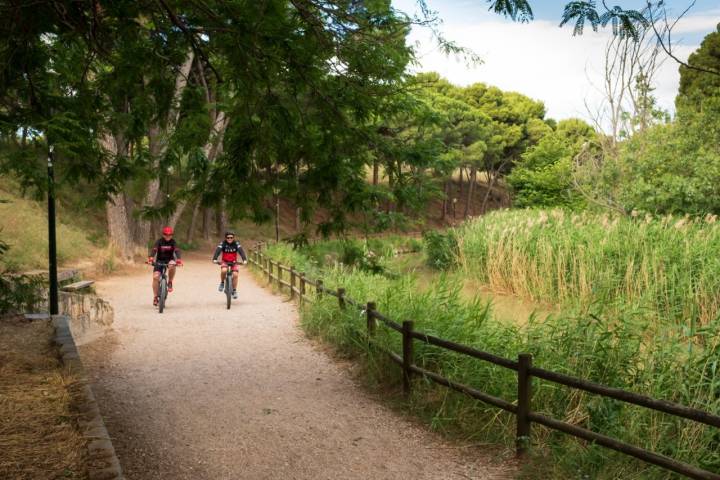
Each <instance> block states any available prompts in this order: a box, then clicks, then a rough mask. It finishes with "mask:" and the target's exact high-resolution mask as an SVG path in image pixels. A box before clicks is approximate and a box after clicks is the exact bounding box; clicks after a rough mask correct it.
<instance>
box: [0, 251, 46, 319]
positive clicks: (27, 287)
mask: <svg viewBox="0 0 720 480" xmlns="http://www.w3.org/2000/svg"><path fill="white" fill-rule="evenodd" d="M9 249H10V246H9V245H8V244H7V243H5V242H4V241H2V240H0V264H2V260H3V257H4V256H5V255H7V252H8V250H9ZM41 288H42V281H41V280H40V279H39V278H36V277H30V276H27V275H10V274H8V273H7V272H6V271H3V270H0V315H4V314H8V313H26V312H32V311H34V309H35V307H37V305H38V304H39V303H40V300H41V296H42V289H41Z"/></svg>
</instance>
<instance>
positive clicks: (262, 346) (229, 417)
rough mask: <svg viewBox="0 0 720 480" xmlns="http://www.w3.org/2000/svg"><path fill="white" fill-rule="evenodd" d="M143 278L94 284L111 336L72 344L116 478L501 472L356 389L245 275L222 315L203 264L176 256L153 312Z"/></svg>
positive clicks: (212, 272)
mask: <svg viewBox="0 0 720 480" xmlns="http://www.w3.org/2000/svg"><path fill="white" fill-rule="evenodd" d="M149 270H150V269H149V268H147V267H146V268H144V269H139V268H137V269H135V270H132V271H131V272H129V273H126V274H124V275H119V276H113V277H111V278H109V279H107V280H105V281H103V282H100V284H99V285H98V290H99V293H100V294H101V295H102V296H103V297H104V298H105V299H107V300H109V301H110V302H111V303H112V305H113V307H114V308H115V326H114V331H113V332H112V333H110V334H108V335H107V336H105V337H103V338H102V339H100V340H96V341H93V342H92V343H89V344H87V345H84V346H82V347H81V355H82V359H83V361H84V363H85V365H86V367H87V369H88V372H89V373H90V375H91V377H92V379H93V382H94V385H93V388H94V390H95V392H96V395H97V397H98V402H99V403H100V409H101V411H102V412H103V415H104V417H105V421H106V423H107V426H108V430H109V431H110V435H111V436H112V438H113V442H114V444H115V449H116V450H117V453H118V456H119V458H120V461H121V463H122V466H123V469H124V472H125V474H126V477H127V479H128V480H146V479H174V480H184V479H188V480H189V479H192V480H201V479H212V480H217V479H233V480H235V479H253V480H254V479H275V478H286V479H411V478H412V479H461V478H465V479H466V478H477V479H510V478H512V475H510V474H509V473H508V472H509V471H510V470H509V469H508V468H507V467H504V466H502V465H500V464H499V463H498V459H497V458H496V457H497V456H498V451H497V450H491V449H482V448H476V447H475V448H462V447H461V446H458V445H453V444H449V443H447V442H445V441H443V440H442V439H440V438H439V437H438V436H437V435H435V434H432V433H430V432H428V431H427V430H426V429H424V428H422V427H419V426H418V425H416V424H415V423H414V422H412V421H411V420H408V419H404V418H401V417H400V416H399V415H398V414H396V413H395V412H393V411H391V410H390V409H389V408H387V407H386V406H384V405H382V403H381V402H378V401H377V400H376V399H374V398H373V397H372V395H371V394H369V393H368V392H366V391H364V390H363V389H362V388H361V387H360V386H358V385H356V384H355V382H354V381H353V379H352V377H351V375H350V374H349V373H348V371H347V370H346V369H344V368H343V367H342V366H341V365H338V364H337V362H335V361H333V360H332V359H330V358H329V357H328V356H327V355H326V354H324V353H323V352H322V351H321V350H319V349H317V348H315V347H313V345H312V344H311V343H310V342H309V341H308V340H306V339H305V338H304V337H303V335H302V332H301V331H300V330H299V328H298V327H297V325H296V320H297V312H296V310H295V307H294V305H292V304H290V303H287V302H283V300H284V299H283V298H282V297H279V296H274V295H272V294H271V293H270V292H268V291H267V290H264V289H263V288H262V287H260V286H258V285H257V284H256V283H255V282H254V281H253V279H252V278H251V276H250V274H249V272H247V271H242V272H241V279H240V282H241V287H240V290H241V292H240V298H239V300H238V301H237V302H236V303H234V305H233V308H232V310H231V311H227V310H226V309H225V305H224V297H223V295H222V294H220V293H218V292H217V290H216V288H217V277H218V272H217V270H218V269H217V267H215V266H214V265H212V264H211V263H210V262H209V261H208V260H207V258H204V257H203V258H200V257H196V258H193V257H190V258H189V259H188V260H187V264H186V266H185V267H184V268H183V269H181V270H180V271H179V273H178V277H177V280H176V286H175V292H174V293H172V294H171V295H170V298H169V301H168V305H167V307H166V311H165V313H163V314H162V315H158V313H157V311H156V310H154V309H153V307H152V306H151V304H150V300H151V297H152V295H151V291H150V271H149Z"/></svg>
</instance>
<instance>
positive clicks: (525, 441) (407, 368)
mask: <svg viewBox="0 0 720 480" xmlns="http://www.w3.org/2000/svg"><path fill="white" fill-rule="evenodd" d="M254 253H255V256H256V258H257V260H253V259H252V256H251V263H252V264H253V265H256V266H257V267H258V268H259V269H260V270H261V271H262V272H263V273H264V275H267V278H268V283H270V284H271V283H272V282H273V281H276V282H277V283H278V285H280V286H285V287H287V288H289V290H290V295H291V298H293V297H295V296H296V295H297V296H298V298H299V301H300V302H305V301H310V302H313V301H316V300H318V299H320V298H321V297H322V295H324V294H328V295H331V296H333V297H335V298H337V299H338V306H339V308H341V309H345V308H346V307H347V305H350V306H352V307H355V308H358V309H361V310H362V312H363V313H364V314H365V316H366V317H367V338H368V344H369V345H370V344H374V345H376V348H377V347H379V346H378V345H377V343H375V342H373V337H374V335H375V328H376V327H375V325H376V320H379V321H380V322H381V323H382V324H384V325H385V326H387V327H388V328H390V329H392V330H395V331H397V332H399V333H401V334H402V337H403V342H402V344H403V353H402V355H398V354H397V353H395V352H393V351H390V350H386V349H385V348H382V347H380V349H381V350H382V351H384V352H386V353H387V354H388V356H389V358H390V360H392V361H393V362H394V363H396V364H398V365H399V366H400V367H401V368H402V370H403V390H404V392H405V394H409V393H410V390H411V387H412V382H411V374H412V375H419V376H422V377H424V378H427V379H428V380H430V381H432V382H434V383H437V384H439V385H443V386H445V387H447V388H450V389H452V390H455V391H458V392H460V393H463V394H465V395H468V396H469V397H471V398H474V399H476V400H479V401H482V402H485V403H487V404H489V405H492V406H494V407H497V408H500V409H502V410H505V411H507V412H510V413H512V414H514V415H515V416H516V419H517V434H516V443H517V452H518V455H519V456H521V455H523V454H524V453H525V452H526V450H527V449H528V447H529V446H530V443H531V442H530V435H531V428H530V427H531V424H532V423H537V424H540V425H544V426H545V427H548V428H550V429H553V430H557V431H559V432H562V433H565V434H568V435H571V436H574V437H577V438H581V439H584V440H587V441H590V442H594V443H596V444H598V445H601V446H603V447H606V448H609V449H611V450H615V451H618V452H620V453H623V454H626V455H629V456H632V457H635V458H637V459H640V460H643V461H645V462H647V463H650V464H652V465H656V466H659V467H662V468H665V469H667V470H670V471H673V472H676V473H679V474H681V475H685V476H687V477H688V478H692V479H698V480H720V474H716V473H713V472H709V471H707V470H703V469H701V468H698V467H695V466H693V465H689V464H687V463H683V462H681V461H678V460H674V459H672V458H669V457H666V456H664V455H660V454H658V453H655V452H651V451H648V450H645V449H642V448H640V447H636V446H633V445H630V444H627V443H625V442H622V441H620V440H617V439H614V438H611V437H608V436H606V435H602V434H600V433H597V432H593V431H592V430H588V429H585V428H582V427H579V426H577V425H572V424H570V423H566V422H563V421H560V420H556V419H554V418H550V417H547V416H545V415H542V414H540V413H537V412H533V411H532V409H531V398H532V379H533V378H539V379H542V380H545V381H549V382H554V383H557V384H560V385H565V386H567V387H571V388H577V389H579V390H583V391H586V392H589V393H593V394H597V395H600V396H603V397H606V398H612V399H614V400H618V401H621V402H625V403H630V404H633V405H638V406H641V407H645V408H649V409H652V410H656V411H659V412H662V413H666V414H668V415H672V416H675V417H680V418H685V419H688V420H693V421H696V422H700V423H703V424H705V425H709V426H712V427H718V428H720V416H718V415H715V414H712V413H709V412H706V411H703V410H699V409H696V408H691V407H686V406H684V405H680V404H676V403H672V402H668V401H665V400H657V399H654V398H651V397H648V396H645V395H640V394H637V393H633V392H627V391H625V390H621V389H619V388H614V387H608V386H605V385H601V384H598V383H594V382H590V381H587V380H583V379H579V378H575V377H572V376H569V375H565V374H562V373H558V372H552V371H549V370H544V369H542V368H537V367H533V366H532V356H531V355H529V354H521V355H520V356H519V357H518V361H515V360H510V359H507V358H503V357H500V356H497V355H493V354H491V353H488V352H484V351H481V350H478V349H475V348H472V347H469V346H466V345H462V344H459V343H455V342H452V341H449V340H444V339H442V338H438V337H435V336H433V335H428V334H426V333H422V332H417V331H415V330H414V329H413V322H411V321H405V322H403V324H402V325H401V324H399V323H397V322H394V321H393V320H391V319H390V318H388V317H386V316H385V315H383V314H382V313H380V312H378V311H377V310H376V307H375V303H374V302H368V303H367V304H361V303H359V302H357V301H356V300H354V299H352V298H350V297H348V296H347V294H346V292H345V289H344V288H338V289H337V290H333V289H329V288H327V287H325V286H324V284H323V282H322V280H312V279H309V278H307V277H306V276H305V274H304V273H301V272H298V271H296V270H295V269H294V268H292V267H285V266H284V265H282V264H280V263H279V262H275V261H273V260H272V259H269V258H268V257H267V256H266V255H264V254H263V253H262V252H261V251H256V252H254ZM273 266H276V267H277V269H278V276H275V275H273ZM282 271H286V272H290V282H286V281H284V280H283V279H282V278H279V277H281V276H282V275H281V273H282ZM296 281H298V282H299V287H297V286H296ZM306 285H311V286H313V287H315V295H316V297H315V300H313V298H312V296H308V295H307V293H306V291H305V287H306ZM412 340H419V341H421V342H424V343H426V344H429V345H434V346H436V347H440V348H443V349H446V350H450V351H452V352H456V353H459V354H462V355H467V356H470V357H473V358H476V359H478V360H482V361H485V362H489V363H492V364H494V365H497V366H500V367H503V368H507V369H509V370H513V371H516V372H517V373H518V393H517V394H518V402H517V405H516V404H514V403H511V402H508V401H507V400H504V399H501V398H498V397H495V396H493V395H490V394H488V393H485V392H481V391H480V390H477V389H475V388H473V387H470V386H468V385H464V384H462V383H458V382H455V381H452V380H450V379H448V378H445V377H443V376H442V375H439V374H437V373H435V372H431V371H429V370H426V369H424V368H421V367H418V366H417V365H415V363H414V362H413V346H412Z"/></svg>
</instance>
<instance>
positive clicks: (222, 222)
mask: <svg viewBox="0 0 720 480" xmlns="http://www.w3.org/2000/svg"><path fill="white" fill-rule="evenodd" d="M216 215H217V216H216V217H215V219H216V220H217V233H218V235H223V234H224V233H225V232H226V231H227V228H228V221H227V213H225V200H223V201H222V202H221V203H220V206H219V207H218V209H217V212H216Z"/></svg>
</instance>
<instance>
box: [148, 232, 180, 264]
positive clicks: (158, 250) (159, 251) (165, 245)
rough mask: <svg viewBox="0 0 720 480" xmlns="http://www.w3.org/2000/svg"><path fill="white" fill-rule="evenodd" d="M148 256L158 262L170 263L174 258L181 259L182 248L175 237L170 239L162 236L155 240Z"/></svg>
mask: <svg viewBox="0 0 720 480" xmlns="http://www.w3.org/2000/svg"><path fill="white" fill-rule="evenodd" d="M148 256H149V257H152V258H153V259H154V260H155V261H156V262H162V263H169V262H170V261H172V260H180V248H178V246H177V244H176V243H175V239H174V238H171V239H170V240H165V239H164V238H160V239H158V240H157V241H156V242H155V245H153V247H152V249H151V250H150V253H149V254H148Z"/></svg>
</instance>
